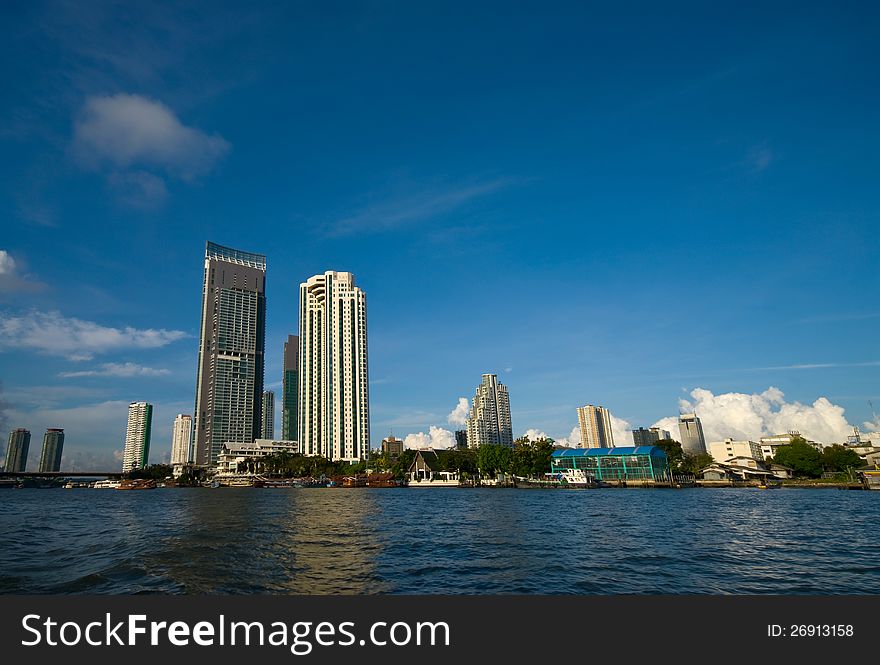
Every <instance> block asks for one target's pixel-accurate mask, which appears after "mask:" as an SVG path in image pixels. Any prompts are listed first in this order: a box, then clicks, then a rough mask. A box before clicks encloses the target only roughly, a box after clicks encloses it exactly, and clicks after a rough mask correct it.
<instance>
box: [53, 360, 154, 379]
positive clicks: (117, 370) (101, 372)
mask: <svg viewBox="0 0 880 665" xmlns="http://www.w3.org/2000/svg"><path fill="white" fill-rule="evenodd" d="M170 373H171V372H170V371H169V370H167V369H162V368H155V367H145V366H144V365H138V364H136V363H104V364H103V365H101V367H100V369H89V370H82V371H78V372H61V373H60V374H59V375H58V376H60V377H63V378H68V379H69V378H73V377H79V376H112V377H132V376H166V375H168V374H170Z"/></svg>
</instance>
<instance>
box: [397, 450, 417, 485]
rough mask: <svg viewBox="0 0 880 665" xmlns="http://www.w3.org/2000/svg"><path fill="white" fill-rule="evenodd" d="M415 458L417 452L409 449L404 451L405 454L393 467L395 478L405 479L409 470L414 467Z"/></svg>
mask: <svg viewBox="0 0 880 665" xmlns="http://www.w3.org/2000/svg"><path fill="white" fill-rule="evenodd" d="M415 457H416V451H415V450H410V449H409V448H407V449H406V450H404V451H403V454H401V456H400V457H398V458H397V460H395V462H394V464H392V465H391V473H393V474H394V477H395V478H403V477H404V476H405V475H406V472H407V471H408V470H409V467H410V466H411V465H412V463H413V460H414V459H415Z"/></svg>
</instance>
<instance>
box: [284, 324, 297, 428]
mask: <svg viewBox="0 0 880 665" xmlns="http://www.w3.org/2000/svg"><path fill="white" fill-rule="evenodd" d="M298 365H299V337H298V336H296V335H288V336H287V341H286V342H284V377H283V380H282V388H281V390H282V393H281V438H282V439H286V440H289V439H293V438H295V437H296V436H298V433H299V428H298V426H297V420H296V417H297V413H296V411H297V397H296V396H297V394H298V391H299V379H298V378H297V377H298V371H299V369H298Z"/></svg>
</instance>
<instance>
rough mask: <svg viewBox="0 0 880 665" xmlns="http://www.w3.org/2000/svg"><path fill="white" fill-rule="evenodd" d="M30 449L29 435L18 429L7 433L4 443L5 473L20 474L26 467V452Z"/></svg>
mask: <svg viewBox="0 0 880 665" xmlns="http://www.w3.org/2000/svg"><path fill="white" fill-rule="evenodd" d="M30 447H31V433H30V431H29V430H26V429H24V428H23V427H20V428H18V429H14V430H12V431H11V432H10V433H9V439H8V440H7V441H6V466H5V467H4V468H5V469H6V470H7V471H10V472H13V471H14V472H17V473H22V472H24V471H25V470H26V467H27V458H28V450H29V449H30Z"/></svg>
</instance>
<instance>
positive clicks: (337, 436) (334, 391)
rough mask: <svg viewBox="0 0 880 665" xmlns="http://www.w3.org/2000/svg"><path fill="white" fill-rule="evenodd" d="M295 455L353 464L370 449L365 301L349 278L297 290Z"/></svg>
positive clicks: (318, 278) (319, 278)
mask: <svg viewBox="0 0 880 665" xmlns="http://www.w3.org/2000/svg"><path fill="white" fill-rule="evenodd" d="M298 364H299V377H298V378H299V401H298V410H297V411H298V415H297V423H298V429H299V436H298V440H299V444H300V449H301V450H302V451H303V453H304V454H306V455H322V456H324V457H326V458H328V459H331V460H346V461H356V460H360V459H362V458H363V457H364V456H365V455H366V454H367V452H368V451H369V449H370V397H369V382H368V377H367V301H366V296H365V295H364V292H363V291H362V290H361V289H360V288H358V287H357V286H355V282H354V275H352V274H351V273H350V272H335V271H332V270H328V271H327V272H325V273H324V274H323V275H315V276H314V277H310V278H309V280H308V281H307V282H303V283H302V284H300V286H299V363H298Z"/></svg>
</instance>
